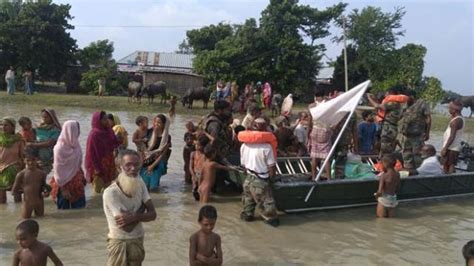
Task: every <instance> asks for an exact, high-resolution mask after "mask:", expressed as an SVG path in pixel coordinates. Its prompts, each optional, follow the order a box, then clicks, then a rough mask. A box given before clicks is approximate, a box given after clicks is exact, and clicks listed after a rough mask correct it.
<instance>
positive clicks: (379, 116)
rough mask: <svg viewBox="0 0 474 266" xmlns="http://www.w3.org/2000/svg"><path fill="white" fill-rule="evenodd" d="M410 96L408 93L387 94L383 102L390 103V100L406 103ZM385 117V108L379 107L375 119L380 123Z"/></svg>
mask: <svg viewBox="0 0 474 266" xmlns="http://www.w3.org/2000/svg"><path fill="white" fill-rule="evenodd" d="M409 98H410V97H408V96H406V95H403V94H399V95H387V96H385V98H384V99H383V101H382V103H381V104H384V103H389V102H397V103H406V102H408V99H409ZM384 118H385V110H382V109H379V110H378V111H377V116H376V117H375V121H377V122H378V123H380V122H382V120H383V119H384Z"/></svg>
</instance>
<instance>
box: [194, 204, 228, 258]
mask: <svg viewBox="0 0 474 266" xmlns="http://www.w3.org/2000/svg"><path fill="white" fill-rule="evenodd" d="M216 220H217V210H216V208H214V206H211V205H206V206H204V207H202V208H201V210H199V217H198V222H199V224H200V225H201V230H199V231H197V232H196V233H194V234H193V235H192V236H191V238H190V239H189V242H190V247H189V264H190V265H191V266H194V265H222V263H223V257H222V248H221V237H220V236H219V235H218V234H216V233H214V232H212V230H213V229H214V226H215V225H216Z"/></svg>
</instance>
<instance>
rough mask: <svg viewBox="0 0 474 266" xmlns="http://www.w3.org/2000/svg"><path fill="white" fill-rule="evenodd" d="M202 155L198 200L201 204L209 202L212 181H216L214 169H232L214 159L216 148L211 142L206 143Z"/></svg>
mask: <svg viewBox="0 0 474 266" xmlns="http://www.w3.org/2000/svg"><path fill="white" fill-rule="evenodd" d="M204 156H205V159H204V162H203V164H202V172H201V180H200V183H199V197H200V201H199V202H200V203H201V204H206V203H208V202H209V194H211V189H212V188H213V187H214V183H215V182H216V170H217V169H221V170H226V171H230V170H233V168H231V167H228V166H225V165H222V164H220V163H218V162H216V161H215V160H216V149H215V148H214V147H213V145H212V144H211V143H210V144H207V145H206V147H205V148H204Z"/></svg>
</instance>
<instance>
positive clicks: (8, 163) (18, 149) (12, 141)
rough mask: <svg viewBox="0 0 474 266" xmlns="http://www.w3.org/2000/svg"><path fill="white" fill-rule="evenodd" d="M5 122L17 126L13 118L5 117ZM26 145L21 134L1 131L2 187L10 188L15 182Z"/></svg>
mask: <svg viewBox="0 0 474 266" xmlns="http://www.w3.org/2000/svg"><path fill="white" fill-rule="evenodd" d="M2 120H3V123H5V122H8V123H10V124H11V125H12V126H13V128H15V125H16V121H15V120H14V119H13V118H9V117H6V118H3V119H2ZM24 147H25V145H24V142H23V140H22V137H21V136H20V135H19V134H5V133H3V132H2V133H0V189H1V190H7V189H10V188H11V186H12V185H13V183H14V182H15V177H16V174H17V173H18V172H19V171H20V170H21V166H22V163H23V162H22V159H23V158H22V157H23V149H24Z"/></svg>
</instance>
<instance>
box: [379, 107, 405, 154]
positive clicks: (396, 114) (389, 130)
mask: <svg viewBox="0 0 474 266" xmlns="http://www.w3.org/2000/svg"><path fill="white" fill-rule="evenodd" d="M384 108H385V117H384V119H383V122H382V132H381V134H380V155H381V156H383V155H384V154H390V153H393V152H394V151H395V147H396V144H397V135H398V121H399V120H400V117H401V113H402V104H400V103H398V102H388V103H385V104H384Z"/></svg>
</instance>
